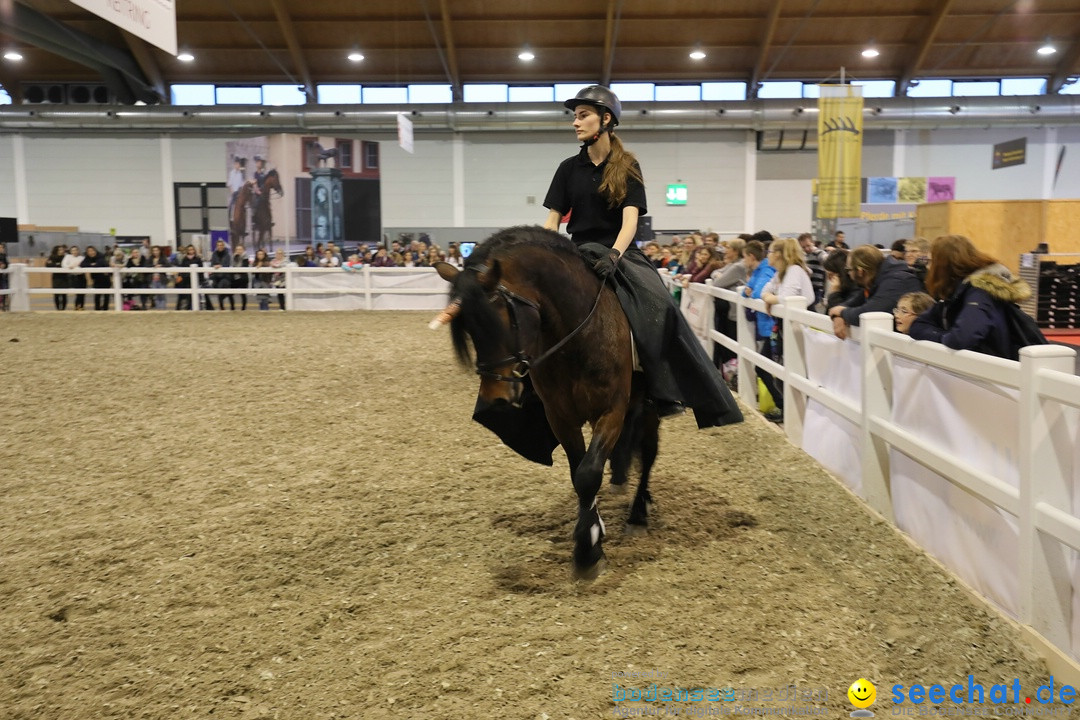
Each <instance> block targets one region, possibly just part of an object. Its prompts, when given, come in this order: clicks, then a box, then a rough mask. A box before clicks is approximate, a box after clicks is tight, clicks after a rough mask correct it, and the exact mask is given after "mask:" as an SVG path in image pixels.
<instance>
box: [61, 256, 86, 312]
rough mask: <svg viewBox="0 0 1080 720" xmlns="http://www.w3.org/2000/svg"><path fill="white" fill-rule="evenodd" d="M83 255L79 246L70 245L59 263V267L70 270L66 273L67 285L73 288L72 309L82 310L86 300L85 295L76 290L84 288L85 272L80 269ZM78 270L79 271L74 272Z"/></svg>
mask: <svg viewBox="0 0 1080 720" xmlns="http://www.w3.org/2000/svg"><path fill="white" fill-rule="evenodd" d="M82 261H83V256H82V254H81V253H79V246H78V245H72V246H71V247H70V248H68V251H67V255H65V256H64V260H63V262H61V263H60V267H62V268H64V269H65V270H68V271H71V272H69V274H68V278H67V280H68V287H70V288H71V289H72V290H75V291H76V293H75V303H74V305H73V309H75V310H82V309H83V307H84V305H83V304H84V303H85V302H86V295H80V294H79V293H78V292H77V291H79V290H83V289H85V288H86V273H84V272H81V270H82ZM76 270H79V271H80V272H74V271H76Z"/></svg>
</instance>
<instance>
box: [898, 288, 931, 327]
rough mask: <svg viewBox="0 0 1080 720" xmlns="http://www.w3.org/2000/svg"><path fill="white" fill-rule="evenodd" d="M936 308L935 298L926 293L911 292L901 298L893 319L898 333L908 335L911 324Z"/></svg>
mask: <svg viewBox="0 0 1080 720" xmlns="http://www.w3.org/2000/svg"><path fill="white" fill-rule="evenodd" d="M933 306H934V298H932V297H930V296H929V295H927V294H926V293H924V292H909V293H908V294H906V295H903V296H901V298H900V300H899V301H898V302H897V303H896V307H895V308H893V318H894V319H895V322H896V332H898V333H903V334H904V335H908V334H909V333H910V331H911V324H912V323H913V322H915V318H917V317H919V316H920V315H922V314H923V313H924V312H926V311H927V310H929V309H930V308H931V307H933Z"/></svg>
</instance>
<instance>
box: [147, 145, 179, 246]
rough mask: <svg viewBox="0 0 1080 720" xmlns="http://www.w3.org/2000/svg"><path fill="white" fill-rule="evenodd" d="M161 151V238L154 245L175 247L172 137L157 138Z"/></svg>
mask: <svg viewBox="0 0 1080 720" xmlns="http://www.w3.org/2000/svg"><path fill="white" fill-rule="evenodd" d="M158 147H159V148H160V151H161V240H159V241H154V240H151V242H152V243H153V244H154V245H171V246H172V247H176V240H177V238H176V197H175V195H174V194H173V156H172V138H171V137H169V136H168V135H162V136H161V138H160V139H159V140H158Z"/></svg>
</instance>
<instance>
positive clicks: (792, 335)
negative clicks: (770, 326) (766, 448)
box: [781, 295, 810, 447]
mask: <svg viewBox="0 0 1080 720" xmlns="http://www.w3.org/2000/svg"><path fill="white" fill-rule="evenodd" d="M809 306H810V303H809V302H807V300H806V298H804V297H803V296H802V295H795V296H791V297H786V298H784V329H783V338H782V339H781V342H783V343H784V377H783V380H784V432H785V433H786V434H787V438H788V440H789V441H790V442H791V444H793V445H794V446H795V447H802V435H803V416H804V415H805V414H806V398H805V397H804V396H803V394H802V393H801V392H798V391H796V390H795V389H794V388H793V387H791V378H792V376H796V375H797V376H798V377H801V378H805V377H806V350H805V347H804V341H803V333H802V325H801V324H796V323H795V322H794V321H793V320H792V317H793V316H794V315H795V314H797V312H806V310H807V308H808V307H809Z"/></svg>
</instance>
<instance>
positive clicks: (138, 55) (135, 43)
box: [120, 30, 169, 103]
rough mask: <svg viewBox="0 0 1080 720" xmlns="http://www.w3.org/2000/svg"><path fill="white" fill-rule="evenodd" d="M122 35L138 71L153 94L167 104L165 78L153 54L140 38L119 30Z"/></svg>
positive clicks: (167, 94)
mask: <svg viewBox="0 0 1080 720" xmlns="http://www.w3.org/2000/svg"><path fill="white" fill-rule="evenodd" d="M120 32H121V33H123V35H124V42H126V43H127V46H128V50H130V51H131V56H132V57H134V58H135V62H136V63H137V64H138V66H139V69H140V70H142V71H143V75H145V76H146V79H147V80H149V81H150V85H151V87H152V88H153V90H154V92H155V93H157V96H158V98H160V99H161V102H163V103H168V102H169V93H168V92H167V91H166V88H165V76H164V75H162V73H161V68H160V67H159V66H158V64H157V61H156V60H154V53H153V51H152V50H151V49H150V46H149V45H147V44H146V43H145V42H144V41H143V40H142V39H141V38H138V37H136V36H134V35H132V34H131V33H129V32H128V31H127V30H121V31H120Z"/></svg>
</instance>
